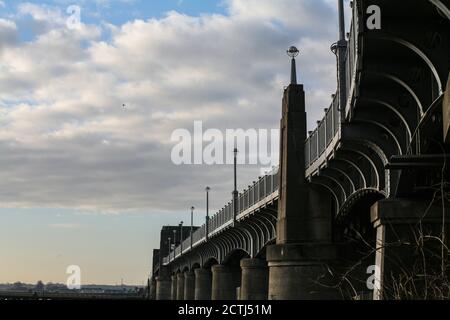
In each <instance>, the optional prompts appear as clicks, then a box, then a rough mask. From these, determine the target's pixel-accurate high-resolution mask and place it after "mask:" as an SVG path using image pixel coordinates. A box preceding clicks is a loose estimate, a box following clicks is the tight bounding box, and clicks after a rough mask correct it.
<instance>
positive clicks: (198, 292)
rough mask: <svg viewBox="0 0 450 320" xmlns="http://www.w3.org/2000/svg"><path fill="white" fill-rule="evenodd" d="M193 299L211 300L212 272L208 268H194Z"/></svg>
mask: <svg viewBox="0 0 450 320" xmlns="http://www.w3.org/2000/svg"><path fill="white" fill-rule="evenodd" d="M194 272H195V300H211V287H212V274H211V270H208V269H195V270H194Z"/></svg>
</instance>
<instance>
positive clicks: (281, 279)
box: [267, 243, 340, 300]
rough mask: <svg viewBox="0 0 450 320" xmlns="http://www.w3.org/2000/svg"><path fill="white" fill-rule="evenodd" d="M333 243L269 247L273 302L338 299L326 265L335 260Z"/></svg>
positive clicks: (270, 295)
mask: <svg viewBox="0 0 450 320" xmlns="http://www.w3.org/2000/svg"><path fill="white" fill-rule="evenodd" d="M336 251H337V250H336V247H335V246H334V245H331V244H318V243H317V244H316V243H311V244H281V245H273V246H270V247H268V248H267V261H268V264H269V296H268V298H269V299H270V300H313V299H320V300H323V299H339V298H340V296H339V292H338V290H337V289H335V288H330V287H331V286H332V285H333V284H334V283H333V282H332V279H331V276H330V275H329V272H328V269H327V267H326V266H327V265H328V264H330V263H331V262H332V261H335V260H336V257H337V252H336Z"/></svg>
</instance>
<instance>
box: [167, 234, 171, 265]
mask: <svg viewBox="0 0 450 320" xmlns="http://www.w3.org/2000/svg"><path fill="white" fill-rule="evenodd" d="M171 240H172V239H171V238H170V237H169V238H168V241H169V248H168V250H167V251H168V253H169V262H170V251H172V242H171Z"/></svg>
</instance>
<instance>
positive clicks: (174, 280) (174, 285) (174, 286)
mask: <svg viewBox="0 0 450 320" xmlns="http://www.w3.org/2000/svg"><path fill="white" fill-rule="evenodd" d="M177 278H178V277H177V275H176V274H174V275H173V276H172V292H171V293H172V300H177Z"/></svg>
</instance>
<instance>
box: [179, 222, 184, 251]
mask: <svg viewBox="0 0 450 320" xmlns="http://www.w3.org/2000/svg"><path fill="white" fill-rule="evenodd" d="M183 223H184V222H183V221H181V222H180V254H183Z"/></svg>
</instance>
